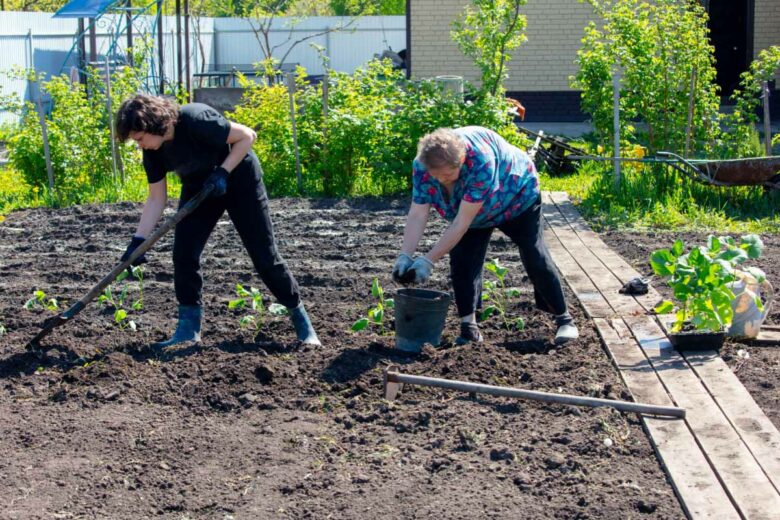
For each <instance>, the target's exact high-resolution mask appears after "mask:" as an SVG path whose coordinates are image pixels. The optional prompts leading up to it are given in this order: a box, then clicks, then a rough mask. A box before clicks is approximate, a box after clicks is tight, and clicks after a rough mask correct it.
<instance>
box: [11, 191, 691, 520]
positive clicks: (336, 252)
mask: <svg viewBox="0 0 780 520" xmlns="http://www.w3.org/2000/svg"><path fill="white" fill-rule="evenodd" d="M272 209H273V213H274V219H275V222H276V229H277V235H278V237H279V243H280V248H281V250H282V252H283V254H284V256H285V258H286V259H287V260H288V262H289V264H290V265H291V267H292V270H293V272H294V273H295V274H296V276H297V277H298V280H299V282H300V283H301V286H302V289H303V291H304V295H305V298H306V301H307V305H308V308H309V312H310V314H311V315H312V317H313V320H314V322H315V326H316V327H317V329H318V331H319V333H320V337H321V339H322V340H323V341H324V343H325V347H324V348H321V349H311V348H308V349H307V348H304V349H300V348H295V347H296V343H295V342H294V341H293V339H294V336H293V333H292V329H291V327H290V326H289V324H288V322H287V320H286V318H269V319H268V320H267V322H266V324H265V325H264V326H263V328H262V329H261V331H260V334H259V337H258V343H257V344H255V343H254V342H253V341H252V339H251V334H250V333H248V332H246V331H239V330H237V321H238V318H239V317H240V316H241V313H237V312H235V311H230V310H228V308H227V302H228V300H229V299H231V298H234V297H235V295H234V292H233V289H234V286H235V284H236V283H242V284H245V285H254V286H256V287H258V288H261V289H262V290H263V292H264V293H266V294H267V291H265V289H264V287H263V286H262V284H261V283H260V282H259V280H258V279H257V277H256V276H254V275H253V274H252V271H251V269H250V263H249V259H248V257H247V256H246V254H245V253H244V252H243V250H242V247H241V245H240V241H239V240H238V237H237V235H236V234H235V231H234V230H233V228H232V225H230V224H229V222H227V221H223V222H220V225H218V226H217V229H216V231H215V234H214V236H213V237H212V240H211V241H210V243H209V246H208V248H207V250H206V253H205V262H204V273H205V278H206V290H205V294H206V297H205V305H206V315H207V321H206V324H205V328H204V344H203V347H202V348H201V349H195V350H185V351H181V352H177V353H176V354H175V355H172V356H169V357H166V358H163V359H160V358H158V357H156V356H154V355H152V354H151V353H150V352H149V351H148V350H147V349H145V345H147V344H148V343H149V342H151V341H155V340H158V339H160V338H161V337H163V335H164V334H165V333H168V332H169V331H170V330H171V328H172V327H173V325H174V319H173V318H174V307H175V302H174V294H173V288H172V276H171V273H172V266H171V261H170V252H171V241H170V238H168V239H165V240H164V241H163V243H162V244H161V245H160V247H158V248H157V249H156V251H155V252H154V253H152V254H151V255H150V260H151V262H150V264H149V265H148V267H147V269H146V272H147V280H146V291H145V295H144V296H145V298H144V303H145V307H144V309H143V310H142V311H140V312H134V313H131V315H132V317H133V319H134V320H135V321H136V322H137V324H138V330H137V332H130V331H129V330H126V331H121V330H119V329H118V327H117V326H116V325H114V323H113V318H112V313H111V311H109V310H106V309H103V310H101V309H100V308H99V307H98V306H97V305H92V306H90V307H89V308H88V309H86V310H85V311H84V312H82V314H81V315H80V316H79V317H78V318H77V319H76V320H75V321H74V322H73V323H70V324H67V325H65V326H63V327H61V328H59V329H57V330H56V331H55V332H54V333H53V334H52V336H51V337H50V338H48V339H47V340H46V344H47V345H49V346H51V347H56V348H53V349H52V350H50V351H49V357H48V358H47V359H46V360H44V361H39V360H37V359H36V358H35V357H34V356H32V355H28V354H25V353H24V351H23V348H22V346H23V345H24V344H25V343H26V341H27V340H29V339H30V338H31V337H32V336H33V335H34V334H35V333H36V332H37V330H38V326H39V325H40V323H41V321H42V319H43V318H44V317H45V315H47V314H48V313H47V312H46V311H28V310H24V309H22V304H23V303H24V302H25V300H27V299H28V298H29V297H30V296H31V294H32V292H33V290H35V289H41V290H43V291H45V292H46V293H47V295H49V296H53V297H57V298H60V299H62V300H65V301H66V302H65V303H69V302H70V303H72V302H73V301H75V300H76V299H78V298H79V297H81V296H82V295H83V293H85V292H86V290H88V289H89V288H90V287H91V286H92V285H93V284H94V283H96V282H97V281H98V280H99V279H100V278H101V277H102V276H103V275H104V274H105V273H106V272H108V270H109V269H110V268H111V267H112V265H113V264H114V262H116V260H117V258H118V256H119V255H120V254H121V252H122V250H123V249H124V247H125V241H126V239H127V237H128V236H129V235H130V234H131V233H132V230H133V229H134V226H135V223H136V221H137V218H138V215H139V206H137V205H131V204H119V205H111V206H84V207H79V208H69V209H64V210H45V209H38V210H30V211H23V212H17V213H13V214H11V215H9V216H8V219H7V220H6V221H5V222H4V223H3V224H0V323H3V324H4V325H5V326H6V328H7V333H6V334H5V335H4V336H3V337H0V345H2V347H1V348H0V413H2V416H3V418H4V421H3V422H2V423H1V425H0V510H2V511H4V513H3V517H4V518H47V519H48V518H151V517H155V518H177V519H180V518H220V519H222V518H295V519H298V518H318V519H319V518H341V519H373V518H404V519H410V518H419V519H422V518H435V519H450V518H451V519H455V518H502V519H506V518H567V519H569V518H621V519H622V518H628V517H631V518H636V517H640V516H641V517H650V518H680V517H682V512H681V509H680V507H679V505H678V503H677V501H676V499H675V497H674V494H673V492H672V489H671V487H670V485H669V484H668V483H667V482H666V480H665V477H664V474H663V472H662V471H661V469H660V467H659V465H658V462H657V461H656V459H655V457H654V455H653V452H652V448H651V446H650V444H649V442H648V440H647V437H646V436H645V434H644V432H643V431H642V429H641V427H640V426H639V423H638V422H637V420H636V418H635V417H633V416H631V415H622V414H619V413H617V412H614V411H610V410H606V409H599V410H589V409H577V408H571V407H563V406H554V405H543V404H539V403H533V402H523V401H510V400H507V399H495V398H489V397H474V396H468V395H459V394H453V393H447V392H443V391H438V390H430V389H427V390H426V389H420V388H412V389H407V390H406V391H405V392H404V393H403V394H402V395H401V397H400V399H398V400H397V401H396V402H393V403H388V402H386V401H384V400H383V399H382V398H381V371H382V368H383V367H384V366H386V365H387V364H388V363H391V362H393V363H399V364H401V365H402V366H403V369H404V370H405V371H408V372H410V373H414V374H425V375H431V376H436V377H448V378H459V379H467V380H471V381H476V382H484V383H489V384H502V385H517V386H522V387H524V388H530V389H537V390H546V391H553V392H555V391H561V392H567V393H573V394H583V395H592V396H598V397H610V398H626V397H627V395H626V394H625V391H624V387H623V386H622V384H621V382H620V380H619V378H618V376H617V374H616V372H615V370H614V369H613V368H612V366H611V365H610V362H609V360H608V358H607V356H606V354H605V353H604V352H603V351H602V348H601V346H600V342H599V340H598V336H597V335H596V333H595V331H594V329H593V327H592V326H591V325H590V324H589V323H588V322H587V320H586V319H585V318H584V316H583V314H582V312H581V311H580V310H579V308H578V307H576V306H574V308H573V310H574V312H575V315H576V317H577V319H578V322H579V324H580V325H581V329H582V338H581V339H580V340H579V341H577V342H574V343H573V344H571V345H567V346H566V347H565V348H562V349H556V348H553V346H552V344H551V342H550V339H551V337H552V334H553V326H552V323H551V321H550V320H549V319H548V318H547V317H546V316H544V315H542V314H540V313H538V312H536V311H535V310H534V309H533V307H532V304H531V301H532V294H531V293H530V290H531V288H530V285H529V284H528V282H527V281H525V280H524V278H523V276H522V275H523V272H522V268H521V267H520V264H519V262H518V257H517V254H516V251H515V250H514V248H513V247H510V243H509V242H508V241H507V240H506V239H505V238H504V237H503V236H502V235H500V234H498V233H497V234H496V235H495V237H494V240H493V244H492V246H491V255H490V258H492V257H500V258H501V259H502V260H503V261H504V262H505V263H506V264H507V265H508V266H509V267H510V268H511V269H512V271H511V272H512V283H513V284H514V285H516V286H519V287H520V288H521V290H522V291H523V297H522V298H521V301H520V303H519V304H517V305H516V306H514V307H513V308H512V312H513V313H517V314H520V315H522V316H524V317H525V318H526V320H527V323H528V326H527V328H526V330H524V331H522V332H509V331H505V330H503V329H501V328H499V327H498V325H497V323H495V322H488V323H487V324H485V326H484V333H485V336H486V342H485V344H484V345H480V346H478V347H473V346H467V347H456V346H454V345H453V339H454V335H455V333H456V324H455V321H454V313H453V311H451V313H452V315H451V317H450V321H449V324H448V327H447V329H446V331H445V334H444V343H443V345H442V347H441V348H440V349H437V350H434V349H430V348H429V349H426V350H425V351H424V353H423V355H421V356H420V357H418V358H412V357H406V356H403V355H400V354H399V353H398V352H397V351H395V350H394V349H392V346H393V341H392V338H391V337H388V336H380V335H377V334H375V333H373V334H361V335H355V334H350V333H348V332H347V330H348V329H349V327H350V326H351V324H352V323H353V322H354V321H355V320H356V319H357V318H358V317H359V316H360V314H361V313H362V312H365V310H366V309H367V308H368V305H369V303H370V300H371V298H370V294H369V292H370V284H371V280H372V278H373V277H374V276H378V277H379V278H380V281H381V282H382V283H383V284H384V285H386V288H387V290H388V291H390V292H392V289H393V287H394V286H393V284H392V282H390V281H389V276H388V273H389V271H390V268H391V265H392V262H393V261H394V258H395V253H396V248H397V247H398V245H399V243H400V235H401V231H402V226H403V222H404V215H405V213H406V206H405V202H404V201H376V200H361V201H357V202H344V201H327V200H324V201H323V200H315V201H300V200H290V199H285V200H274V201H273V202H272ZM437 228H438V229H441V228H442V226H441V222H437ZM428 238H429V239H432V238H433V237H432V236H431V235H429V236H428ZM446 274H447V269H446V267H445V265H444V264H443V265H440V266H437V270H436V271H435V274H434V282H435V283H434V286H436V287H439V288H447V287H448V281H447V278H446ZM570 297H571V295H570ZM607 437H609V438H610V439H611V440H612V441H613V442H614V445H613V446H611V447H607V446H605V444H604V439H605V438H607Z"/></svg>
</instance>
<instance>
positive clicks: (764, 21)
mask: <svg viewBox="0 0 780 520" xmlns="http://www.w3.org/2000/svg"><path fill="white" fill-rule="evenodd" d="M412 1H413V2H414V0H412ZM755 2H756V3H755V13H756V16H755V22H754V25H753V32H754V38H753V55H754V56H756V55H758V53H759V51H761V50H762V49H766V48H767V47H770V46H772V45H780V0H755ZM775 80H776V82H777V84H778V87H780V71H778V73H777V74H776V75H775Z"/></svg>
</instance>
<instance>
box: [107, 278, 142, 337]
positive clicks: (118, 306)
mask: <svg viewBox="0 0 780 520" xmlns="http://www.w3.org/2000/svg"><path fill="white" fill-rule="evenodd" d="M131 269H132V273H133V278H135V279H136V280H138V284H139V296H138V299H137V300H135V301H133V303H132V304H131V305H130V308H131V309H132V310H134V311H140V310H142V309H143V307H144V304H143V300H144V270H143V267H141V266H136V267H132V268H131ZM128 276H130V275H129V273H128V272H127V271H122V273H120V274H119V276H117V278H116V282H117V283H119V282H122V281H124V280H125V279H126V278H127V277H128ZM129 290H130V289H129V287H128V286H127V285H126V286H124V287H123V288H122V290H121V291H119V293H117V294H114V289H113V288H112V286H111V285H109V286H108V287H106V288H105V289H103V294H101V295H100V296H99V297H98V303H100V304H103V305H105V306H106V307H110V308H113V309H114V323H115V324H116V325H118V326H119V328H120V330H125V329H126V328H129V329H130V330H132V331H134V332H135V331H136V330H137V325H136V323H135V321H134V320H132V319H130V318H129V313H128V312H127V309H126V306H127V302H128V296H129Z"/></svg>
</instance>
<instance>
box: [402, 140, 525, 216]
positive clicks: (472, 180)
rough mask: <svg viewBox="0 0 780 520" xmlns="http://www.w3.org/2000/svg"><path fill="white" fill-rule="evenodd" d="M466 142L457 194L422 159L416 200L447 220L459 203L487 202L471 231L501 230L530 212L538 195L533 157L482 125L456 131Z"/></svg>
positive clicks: (416, 165) (417, 170)
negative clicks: (448, 194)
mask: <svg viewBox="0 0 780 520" xmlns="http://www.w3.org/2000/svg"><path fill="white" fill-rule="evenodd" d="M455 133H457V134H458V135H459V136H460V137H461V138H463V141H464V142H465V143H466V160H465V161H464V164H463V166H462V167H461V169H460V176H459V177H458V180H457V181H456V182H455V186H454V188H453V191H452V196H451V197H449V199H448V198H447V197H446V196H445V192H444V188H443V186H442V185H441V184H439V182H438V181H437V180H436V179H434V178H433V176H432V175H431V174H430V173H428V171H427V170H426V168H425V166H423V165H422V163H420V162H419V161H418V160H417V159H415V160H414V163H413V169H414V171H413V174H412V201H413V202H415V203H416V204H430V205H432V206H433V207H434V208H435V209H436V211H438V212H439V214H440V215H441V216H442V217H444V218H445V219H446V220H448V221H452V220H454V219H455V216H456V215H457V214H458V208H460V202H461V201H462V200H465V201H466V202H482V203H483V205H482V207H481V208H480V210H479V213H477V216H476V217H475V218H474V221H473V222H472V223H471V226H470V227H472V228H488V227H497V226H499V225H501V224H503V223H504V222H508V221H510V220H512V219H514V218H515V217H517V216H518V215H520V214H521V213H522V212H523V211H525V210H526V209H528V208H529V207H530V206H531V205H532V204H533V203H534V201H536V199H537V198H538V197H539V176H538V175H537V173H536V167H535V166H534V163H533V161H531V158H530V157H528V154H527V153H525V152H523V151H522V150H520V149H519V148H516V147H515V146H512V145H511V144H509V143H508V142H506V141H505V140H504V138H503V137H501V136H500V135H498V134H497V133H495V132H494V131H492V130H489V129H487V128H483V127H480V126H466V127H463V128H456V129H455Z"/></svg>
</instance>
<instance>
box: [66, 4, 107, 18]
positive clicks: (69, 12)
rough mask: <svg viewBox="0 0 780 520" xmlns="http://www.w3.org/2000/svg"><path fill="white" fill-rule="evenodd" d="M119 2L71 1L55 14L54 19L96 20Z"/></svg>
mask: <svg viewBox="0 0 780 520" xmlns="http://www.w3.org/2000/svg"><path fill="white" fill-rule="evenodd" d="M116 2H117V0H71V1H70V2H68V3H67V4H65V5H64V6H62V7H61V8H60V10H59V11H57V12H56V13H54V18H96V17H97V16H98V15H100V14H101V13H102V12H103V11H105V10H106V8H107V7H108V6H110V5H112V4H114V3H116Z"/></svg>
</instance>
